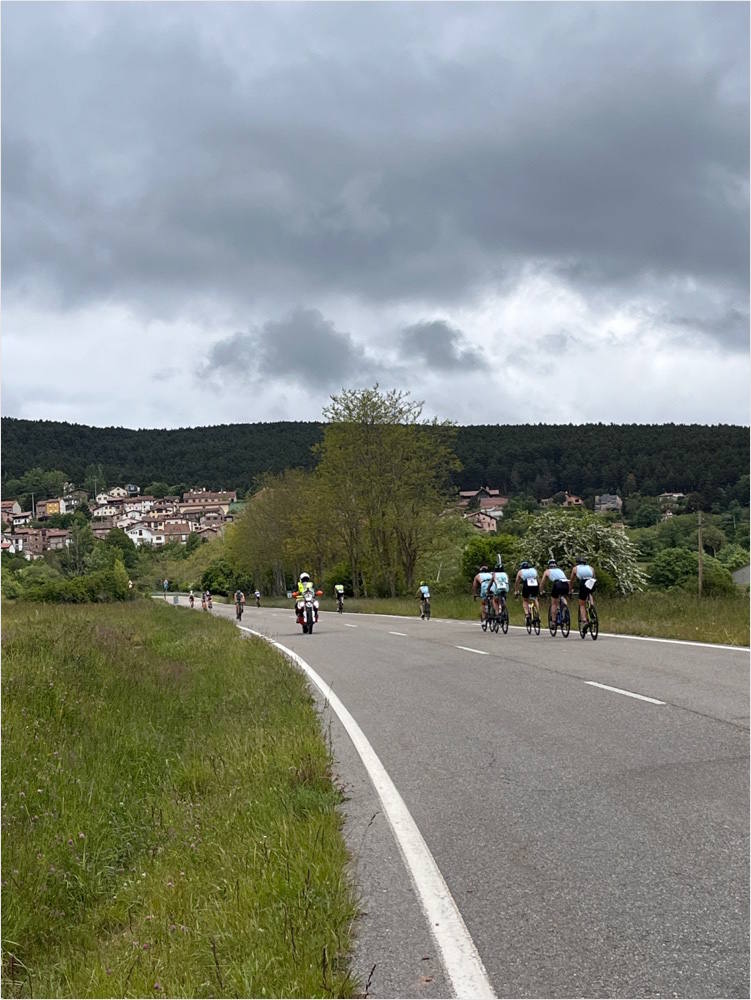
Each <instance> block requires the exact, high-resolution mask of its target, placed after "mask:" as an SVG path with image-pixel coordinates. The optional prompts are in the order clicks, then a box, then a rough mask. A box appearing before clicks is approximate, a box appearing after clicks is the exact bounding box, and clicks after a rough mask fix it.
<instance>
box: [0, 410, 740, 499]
mask: <svg viewBox="0 0 751 1000" xmlns="http://www.w3.org/2000/svg"><path fill="white" fill-rule="evenodd" d="M325 426H326V423H325V422H317V423H313V422H311V423H304V422H280V423H254V424H223V425H220V426H216V427H194V428H180V429H177V430H130V429H127V428H123V427H88V426H85V425H83V424H69V423H65V422H62V421H52V420H20V419H16V418H12V417H4V418H3V419H2V438H3V468H2V476H3V495H4V496H13V495H14V493H15V492H22V490H20V489H18V487H17V485H16V481H17V480H19V479H20V478H21V477H22V476H23V475H24V473H27V472H29V471H30V470H31V469H44V470H53V469H59V470H61V471H62V472H63V473H64V474H65V476H66V477H67V478H68V479H69V480H72V481H74V482H76V483H83V482H84V481H86V479H87V476H89V477H90V476H91V473H92V470H93V472H94V474H96V473H97V472H98V473H99V485H100V486H101V485H102V482H103V481H105V480H106V481H107V482H110V483H117V482H121V483H122V482H133V483H136V484H137V485H139V486H141V487H145V486H147V485H148V484H150V483H154V482H166V483H168V484H174V485H176V486H180V485H183V486H185V488H188V487H190V486H195V485H205V486H207V487H210V488H220V487H223V488H225V489H236V490H240V491H247V490H248V489H251V488H252V487H253V486H254V485H255V483H256V481H257V479H258V477H259V476H261V475H263V474H264V473H280V472H282V471H283V470H285V469H289V468H300V469H306V470H310V469H312V468H313V467H314V465H315V463H316V458H315V456H314V454H313V452H312V451H311V449H312V448H313V446H314V445H317V444H320V443H321V441H322V440H323V432H324V428H325ZM428 433H429V434H433V435H435V436H436V437H438V436H439V435H440V434H441V429H440V428H433V429H432V430H430V429H429V430H428ZM453 450H454V453H455V454H456V457H457V459H458V466H457V467H456V468H455V469H452V470H451V480H452V482H453V483H454V485H459V484H461V485H463V486H466V487H468V488H476V487H478V486H481V485H483V484H486V483H487V484H489V485H491V486H497V487H499V488H500V489H501V491H502V492H503V493H504V494H512V495H517V494H521V493H528V494H530V495H532V496H535V497H537V498H538V499H539V498H540V497H545V496H551V495H553V494H554V493H556V492H558V491H560V490H569V491H570V492H573V493H577V494H581V495H584V494H586V495H593V494H595V493H605V492H618V493H620V494H621V495H624V494H631V493H636V492H640V493H642V494H645V495H650V494H657V493H660V492H662V491H664V490H676V491H681V492H684V493H690V492H698V493H700V494H701V495H702V504H703V506H705V507H709V506H711V504H712V503H713V502H714V501H715V500H717V499H718V494H719V491H721V490H723V491H726V492H727V491H728V490H732V489H734V488H735V487H736V484H737V483H738V481H739V480H740V479H741V477H743V476H744V475H747V474H748V468H749V434H748V428H746V427H738V426H730V425H718V426H714V427H707V426H701V425H687V424H659V425H658V424H624V425H618V424H584V425H582V426H580V427H577V428H576V430H575V432H574V429H573V427H568V428H561V427H557V426H551V425H545V424H532V425H492V426H467V427H457V428H456V434H455V438H454V442H453ZM742 492H743V491H742ZM747 496H748V483H747V482H746V489H745V493H743V495H742V496H737V497H736V499H737V500H738V501H739V502H741V503H743V504H745V503H746V502H747Z"/></svg>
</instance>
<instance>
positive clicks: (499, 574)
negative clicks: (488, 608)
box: [489, 566, 509, 615]
mask: <svg viewBox="0 0 751 1000" xmlns="http://www.w3.org/2000/svg"><path fill="white" fill-rule="evenodd" d="M491 578H492V579H491V581H490V588H489V589H490V593H491V595H492V597H493V611H494V613H495V614H496V615H499V614H500V613H501V608H502V607H503V606H504V605H505V603H506V597H507V596H508V592H509V582H508V573H506V572H505V571H504V569H503V567H502V566H498V567H497V569H494V570H493V572H492V573H491Z"/></svg>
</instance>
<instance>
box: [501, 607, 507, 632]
mask: <svg viewBox="0 0 751 1000" xmlns="http://www.w3.org/2000/svg"><path fill="white" fill-rule="evenodd" d="M501 629H502V630H503V634H504V635H506V633H507V632H508V611H507V610H506V609H505V608H504V609H503V611H501Z"/></svg>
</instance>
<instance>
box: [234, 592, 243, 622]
mask: <svg viewBox="0 0 751 1000" xmlns="http://www.w3.org/2000/svg"><path fill="white" fill-rule="evenodd" d="M244 610H245V594H243V592H242V590H240V589H239V588H238V589H237V590H236V591H235V615H236V617H237V620H238V621H240V619H241V618H242V616H243V611H244Z"/></svg>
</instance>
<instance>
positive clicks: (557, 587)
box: [550, 580, 569, 597]
mask: <svg viewBox="0 0 751 1000" xmlns="http://www.w3.org/2000/svg"><path fill="white" fill-rule="evenodd" d="M568 592H569V586H568V580H553V589H552V590H551V591H550V593H551V594H552V595H553V597H568Z"/></svg>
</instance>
